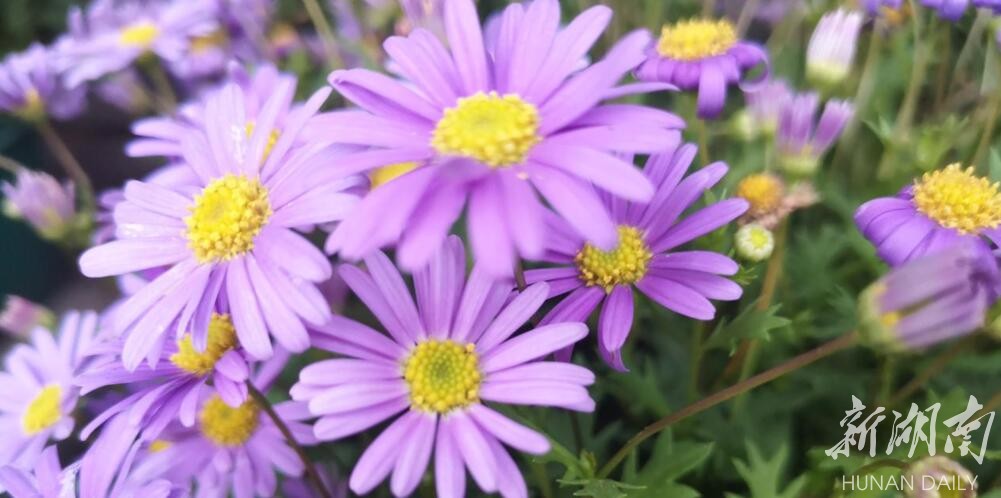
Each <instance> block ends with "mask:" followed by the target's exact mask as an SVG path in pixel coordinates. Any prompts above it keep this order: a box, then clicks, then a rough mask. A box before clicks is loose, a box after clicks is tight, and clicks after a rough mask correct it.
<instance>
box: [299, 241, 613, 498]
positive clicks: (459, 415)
mask: <svg viewBox="0 0 1001 498" xmlns="http://www.w3.org/2000/svg"><path fill="white" fill-rule="evenodd" d="M365 266H366V268H367V269H368V272H367V273H366V272H365V271H363V270H361V269H359V268H357V267H353V266H349V265H345V266H342V267H341V274H342V276H343V277H344V280H345V281H346V282H347V284H348V286H350V287H351V289H352V290H353V291H354V292H355V294H356V295H357V296H358V297H359V298H360V299H361V300H362V301H363V302H365V304H366V305H367V306H368V308H369V310H371V311H372V312H373V313H374V314H375V316H376V318H377V319H378V320H379V322H380V323H381V324H382V325H383V326H384V327H385V329H386V330H387V331H388V336H387V335H385V334H383V333H380V332H376V331H375V330H373V329H371V328H369V327H367V326H365V325H362V324H361V323H358V322H355V321H352V320H349V319H347V318H343V317H340V316H334V317H333V319H332V320H331V321H330V322H329V323H327V324H326V325H324V326H323V327H320V328H317V329H316V330H314V341H315V344H316V346H317V347H320V348H323V349H326V350H328V351H332V352H335V353H338V354H339V355H342V356H343V357H342V358H336V359H329V360H323V361H320V362H317V363H314V364H312V365H309V366H307V367H306V368H304V369H303V370H302V372H301V373H300V375H299V382H298V383H297V384H296V385H295V386H293V387H292V390H291V395H292V398H293V399H296V400H302V401H308V403H309V411H310V412H311V413H312V414H313V415H315V416H319V417H320V419H319V420H318V421H317V422H316V424H315V426H314V433H315V435H316V437H317V438H318V439H320V440H325V441H329V440H335V439H340V438H343V437H346V436H350V435H352V434H356V433H358V432H361V431H363V430H365V429H368V428H371V427H373V426H375V425H378V424H380V423H381V422H383V421H386V420H390V419H392V422H390V424H389V425H388V427H386V428H385V429H384V430H383V431H382V433H381V434H380V435H379V436H377V437H376V438H375V440H374V441H373V442H372V443H371V444H370V445H369V446H368V448H367V449H366V450H365V452H364V453H363V454H362V456H361V458H360V459H359V460H358V462H357V464H356V465H355V467H354V470H353V471H352V472H351V478H350V486H351V490H352V491H354V492H355V493H358V494H366V493H368V492H370V491H371V490H372V489H374V488H375V487H376V486H377V485H378V484H379V482H381V481H383V480H384V479H386V478H387V477H388V476H389V475H390V474H392V477H391V478H390V479H389V481H390V489H391V490H392V492H393V494H394V495H396V496H399V497H402V496H408V495H410V494H411V493H412V492H413V491H414V490H415V489H416V487H417V485H418V484H419V483H420V481H421V478H422V476H423V475H424V473H425V470H426V468H427V466H428V464H429V463H430V461H431V455H432V453H433V454H434V458H435V462H434V473H435V489H436V491H437V494H436V496H438V497H439V498H461V497H463V496H465V489H466V476H465V471H466V470H469V473H470V474H471V475H472V476H473V480H475V481H476V483H477V484H478V485H479V487H480V489H482V490H484V491H485V492H488V493H492V492H498V491H499V492H500V494H501V495H502V496H505V497H509V498H510V497H525V496H528V495H527V493H528V491H527V489H526V485H525V481H524V478H523V477H522V475H521V473H520V472H519V470H518V466H517V464H515V462H514V460H513V459H512V458H511V456H510V455H509V454H508V451H507V450H506V449H505V448H504V446H505V445H506V446H511V447H513V448H515V449H518V450H521V451H524V452H527V453H530V454H533V455H541V454H544V453H546V452H547V451H549V447H550V445H549V441H548V440H547V439H546V437H545V436H543V435H542V434H540V433H538V432H536V431H535V430H532V429H530V428H528V427H525V426H523V425H521V424H519V423H518V422H515V421H514V420H511V419H510V418H508V417H507V416H506V415H503V414H501V413H500V412H498V411H496V410H494V409H493V408H490V407H488V406H487V404H488V403H498V404H511V405H538V406H553V407H561V408H566V409H571V410H577V411H592V410H594V400H592V399H591V397H590V396H589V395H588V392H587V389H586V386H588V385H590V384H591V383H593V382H594V374H592V373H591V372H590V371H589V370H587V369H585V368H583V367H579V366H576V365H571V364H568V363H562V362H552V361H542V360H541V358H544V357H545V356H546V355H548V354H550V353H552V352H554V351H556V350H559V349H561V348H564V347H567V346H569V345H571V344H573V343H575V342H577V341H578V340H580V339H581V338H583V337H584V336H585V335H587V326H586V325H584V324H583V323H579V322H578V323H559V324H553V325H548V326H543V327H538V328H535V329H534V330H530V331H527V332H524V333H521V334H517V335H515V332H516V331H517V330H518V329H519V328H521V327H522V326H523V325H524V324H525V323H526V322H527V321H528V320H529V319H530V318H531V317H532V315H533V314H534V313H535V312H536V311H537V310H538V309H539V307H540V306H542V303H543V302H544V301H545V299H546V296H547V294H549V286H548V285H546V284H545V283H538V284H534V285H531V286H529V287H528V288H527V289H525V290H524V291H523V292H520V293H516V292H512V284H511V283H510V282H500V281H497V280H494V279H492V278H491V277H490V276H489V275H488V274H487V273H486V272H485V271H484V270H483V268H482V266H480V265H477V266H476V267H474V268H473V270H472V273H471V274H470V275H469V278H468V279H467V278H466V255H465V251H464V250H463V246H462V242H461V241H460V240H459V238H458V237H455V236H452V237H449V238H448V240H447V241H446V242H445V243H444V244H443V246H442V247H441V248H439V251H438V252H437V254H435V255H434V256H433V257H432V260H431V262H430V264H429V265H428V266H427V267H425V268H422V269H420V270H419V271H418V272H417V273H416V274H415V275H414V287H415V291H416V292H415V295H416V297H417V301H416V303H415V302H414V300H413V299H412V298H411V292H410V289H408V287H407V285H406V283H405V282H404V280H403V277H402V276H401V275H400V273H399V272H398V270H397V269H396V268H395V267H394V266H393V264H392V263H391V262H390V260H389V258H388V257H386V255H385V254H383V253H381V252H375V253H372V254H371V255H370V256H369V257H367V258H366V259H365Z"/></svg>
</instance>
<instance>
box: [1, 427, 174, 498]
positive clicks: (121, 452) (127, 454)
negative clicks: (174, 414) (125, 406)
mask: <svg viewBox="0 0 1001 498" xmlns="http://www.w3.org/2000/svg"><path fill="white" fill-rule="evenodd" d="M135 436H136V433H135V430H134V429H132V428H130V427H129V424H128V423H127V421H126V420H125V418H124V417H118V418H117V419H116V420H114V421H112V422H111V423H109V424H108V429H107V430H105V431H104V432H103V433H102V434H101V436H100V437H98V438H97V440H96V441H94V444H93V445H92V446H91V448H90V450H89V451H88V452H87V453H86V454H85V455H84V456H83V458H82V459H81V460H80V461H79V462H77V463H74V464H72V465H69V466H67V467H66V468H61V465H60V464H59V453H58V451H57V449H56V447H55V446H49V447H48V448H46V449H45V451H43V452H42V455H41V458H39V460H38V463H37V464H36V465H35V467H34V470H32V471H31V472H27V471H25V470H21V469H17V468H14V467H3V468H0V485H2V486H3V487H5V488H7V491H8V492H9V493H10V494H11V496H12V497H13V498H135V497H143V498H186V497H187V496H189V493H188V492H187V491H186V490H184V489H181V488H178V487H177V486H175V485H174V484H173V483H171V482H170V481H168V480H166V479H157V478H153V479H145V480H139V479H136V478H135V477H133V476H132V475H130V470H131V468H132V464H133V463H134V462H133V461H134V458H135V455H136V450H137V449H138V446H137V443H136V442H134V441H135ZM78 478H79V479H78ZM78 480H79V484H78Z"/></svg>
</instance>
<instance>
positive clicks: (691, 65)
mask: <svg viewBox="0 0 1001 498" xmlns="http://www.w3.org/2000/svg"><path fill="white" fill-rule="evenodd" d="M762 64H763V65H764V66H765V71H764V73H763V75H762V78H763V79H766V78H768V54H767V53H766V52H765V50H764V48H762V47H761V46H759V45H757V44H754V43H749V42H745V41H742V40H740V39H738V38H737V32H736V31H735V30H734V28H733V25H731V24H730V22H729V21H726V20H716V21H714V20H705V19H692V20H688V21H680V22H677V23H675V24H672V25H666V26H664V27H663V28H662V30H661V34H660V39H659V40H658V41H657V42H656V43H652V44H651V45H650V46H649V47H648V48H647V59H646V62H644V63H643V64H642V65H641V66H640V67H639V69H637V70H636V77H637V78H639V79H640V80H642V81H651V82H652V81H658V82H663V83H669V84H672V85H677V86H678V88H681V89H682V90H696V91H697V92H698V115H699V117H701V118H703V119H712V118H715V117H716V116H718V115H719V113H720V112H722V111H723V105H724V104H725V103H726V88H727V86H728V85H730V84H734V83H739V82H740V81H741V80H742V78H743V77H744V76H745V75H746V74H747V72H748V71H750V70H751V69H752V68H754V67H756V66H758V65H762Z"/></svg>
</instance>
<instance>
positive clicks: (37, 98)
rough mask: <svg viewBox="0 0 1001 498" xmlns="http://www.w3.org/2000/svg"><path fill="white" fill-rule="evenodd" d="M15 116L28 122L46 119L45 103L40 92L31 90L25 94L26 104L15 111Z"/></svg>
mask: <svg viewBox="0 0 1001 498" xmlns="http://www.w3.org/2000/svg"><path fill="white" fill-rule="evenodd" d="M14 114H16V115H18V116H20V117H21V118H23V119H25V120H27V121H37V120H39V119H41V118H43V117H45V102H44V101H42V96H41V95H40V94H39V93H38V90H36V89H34V88H29V89H28V90H27V91H26V92H24V104H22V105H21V107H19V108H17V110H16V111H14Z"/></svg>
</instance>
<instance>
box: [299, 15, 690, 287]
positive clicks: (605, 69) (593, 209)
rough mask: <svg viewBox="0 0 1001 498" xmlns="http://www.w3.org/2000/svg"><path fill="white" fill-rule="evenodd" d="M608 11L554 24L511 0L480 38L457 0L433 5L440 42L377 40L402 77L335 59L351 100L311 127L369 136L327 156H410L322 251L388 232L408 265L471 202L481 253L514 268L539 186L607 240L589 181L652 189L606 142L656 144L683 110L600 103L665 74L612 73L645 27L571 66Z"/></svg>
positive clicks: (641, 39)
mask: <svg viewBox="0 0 1001 498" xmlns="http://www.w3.org/2000/svg"><path fill="white" fill-rule="evenodd" d="M611 15H612V11H611V10H610V9H609V8H607V7H604V6H596V7H592V8H590V9H587V10H586V11H584V12H583V13H581V14H580V15H579V16H578V17H577V18H575V19H573V20H572V21H570V23H569V24H567V25H566V27H565V28H562V29H561V28H560V24H559V21H560V5H559V3H558V2H557V1H556V0H537V1H535V2H532V3H529V4H525V5H522V4H512V5H509V6H508V7H507V8H506V9H505V11H504V13H503V14H501V16H502V17H501V21H500V23H501V29H498V30H497V39H495V40H491V39H489V34H488V35H484V32H483V31H482V29H481V26H480V22H479V19H478V17H477V13H476V8H475V5H474V4H473V2H472V0H455V1H452V2H448V3H447V4H446V5H445V12H444V23H445V31H446V32H447V35H448V38H449V40H450V41H451V42H450V43H449V47H450V49H446V48H445V46H444V45H443V44H442V43H441V42H440V41H439V40H438V39H437V38H436V37H435V36H434V35H432V34H431V33H430V32H429V31H427V30H425V29H415V30H414V31H413V32H412V33H411V34H410V35H409V36H408V37H406V38H403V37H392V38H390V39H389V40H387V41H386V43H385V44H384V46H385V48H386V50H387V52H388V53H389V55H390V57H391V58H392V61H393V63H394V64H395V65H396V67H397V68H398V69H399V72H400V74H402V75H404V76H405V77H406V79H407V80H408V81H406V82H400V81H397V80H394V79H392V78H389V77H387V76H385V75H382V74H379V73H375V72H372V71H368V70H364V69H352V70H346V71H335V72H333V73H331V75H330V77H329V80H330V83H331V84H332V85H333V86H334V88H336V89H337V90H338V91H339V92H340V93H341V94H342V95H343V96H344V97H345V98H347V99H348V100H349V101H351V102H352V103H354V104H356V105H358V106H359V107H361V109H357V110H354V109H352V110H348V111H344V112H340V113H331V114H330V115H328V116H327V117H326V118H325V119H323V120H322V121H320V124H319V125H318V129H319V131H322V132H324V133H325V136H326V137H327V138H329V140H332V141H335V142H337V143H341V144H345V145H359V146H365V147H366V149H365V150H363V151H362V152H360V153H358V154H353V155H352V156H351V157H348V158H345V159H343V160H341V161H339V162H338V163H335V164H336V167H337V168H338V169H340V170H343V171H346V172H361V171H365V172H372V171H376V170H379V169H380V168H383V167H396V166H398V165H399V164H400V163H410V164H413V165H414V167H413V168H410V169H409V170H408V172H406V173H405V174H403V175H402V176H399V178H396V179H394V180H392V181H390V182H388V183H385V184H384V185H382V186H379V187H378V188H376V189H374V190H373V191H372V192H371V193H369V194H368V195H367V196H366V197H365V198H364V200H363V201H362V202H361V204H360V205H359V207H358V208H357V209H356V210H354V211H353V212H352V213H351V215H350V216H348V217H347V219H345V220H344V222H343V223H341V224H340V225H339V226H338V227H337V229H336V230H335V231H334V233H333V235H332V236H331V238H330V239H329V240H328V241H327V246H326V248H327V250H328V251H329V252H338V253H340V254H341V255H342V256H344V257H346V258H348V259H359V258H362V257H364V256H365V255H367V254H369V253H371V252H372V251H374V250H376V249H378V248H380V247H383V246H386V245H391V244H397V257H398V259H399V262H400V265H401V266H402V267H403V268H404V269H406V270H407V271H413V270H415V269H417V268H420V267H422V266H423V265H424V264H426V262H427V261H428V260H429V258H430V257H431V256H432V255H433V254H434V252H435V251H436V250H437V249H438V248H439V247H440V246H441V244H442V241H443V240H444V238H445V237H446V235H447V234H448V232H449V230H450V228H451V226H452V224H453V223H454V222H455V220H456V219H458V218H459V216H460V214H461V213H462V211H463V209H464V208H465V207H466V206H467V203H468V208H469V210H468V219H467V223H468V228H469V234H470V242H471V244H472V247H473V250H474V252H475V254H476V258H477V261H478V262H479V263H481V264H482V265H483V267H484V269H486V270H487V271H489V272H490V273H491V274H493V275H496V276H504V275H506V276H510V275H511V274H512V273H513V267H514V262H515V260H516V258H517V257H518V256H522V257H525V258H529V259H531V258H536V257H539V256H541V254H542V251H543V232H544V227H543V223H542V213H544V212H545V211H546V209H547V208H546V206H544V205H543V203H542V202H541V200H540V198H539V195H540V194H541V196H542V197H544V198H545V199H546V200H547V201H548V203H549V205H550V206H551V207H552V209H554V210H555V211H556V212H557V213H559V214H560V215H561V216H563V217H565V218H567V219H568V220H569V221H570V223H571V225H572V226H573V227H574V229H575V230H577V231H578V232H580V233H582V234H583V235H584V236H585V237H586V238H587V239H588V240H590V241H592V242H594V243H596V244H598V245H600V246H601V247H612V246H614V245H615V242H616V239H617V237H616V231H615V225H614V223H612V220H611V217H610V216H609V215H608V212H607V210H606V208H605V207H604V206H603V205H602V203H601V201H600V197H599V194H598V192H597V190H596V188H597V189H602V190H604V191H606V192H610V193H612V194H614V195H616V196H619V197H622V198H625V199H633V200H649V198H650V196H651V195H653V188H652V186H651V185H650V182H649V181H648V180H647V179H646V178H644V177H643V175H642V174H641V173H640V172H639V171H638V169H637V168H636V167H635V166H634V165H632V164H630V163H628V162H626V161H623V160H621V159H619V158H618V157H617V156H616V155H614V153H615V152H635V153H651V152H656V151H658V150H661V148H662V147H663V144H664V143H666V142H668V141H670V140H671V139H673V138H675V137H677V136H678V134H679V132H678V128H680V127H681V126H683V123H682V122H681V120H680V119H678V118H677V117H676V116H674V115H672V114H669V113H667V112H664V111H660V110H656V109H653V108H650V107H644V106H639V105H630V104H604V102H605V101H606V100H607V99H611V98H616V97H620V96H623V95H626V94H631V93H637V92H641V93H642V92H648V91H651V90H655V89H665V88H670V85H662V84H634V85H625V86H618V82H619V81H620V80H621V79H622V77H623V76H625V75H626V74H627V73H628V72H629V71H630V70H631V69H632V68H633V67H635V66H636V65H638V64H639V63H640V62H641V61H642V60H643V57H644V54H643V51H644V49H645V48H646V46H647V45H648V44H649V35H648V34H647V33H645V32H641V31H638V32H634V33H631V34H629V35H627V36H626V37H625V38H624V39H623V40H621V41H620V42H619V43H617V44H616V45H615V46H613V47H612V48H611V49H610V51H609V53H608V56H607V57H606V58H605V59H602V60H601V61H599V62H596V63H594V64H592V65H590V66H589V67H587V68H585V69H581V68H580V67H579V64H580V61H581V58H582V57H583V56H584V55H586V54H587V52H588V51H589V50H590V48H591V46H592V45H593V44H594V42H595V41H596V40H597V39H598V37H599V36H600V35H601V33H602V31H604V29H605V27H606V26H607V25H608V23H609V20H610V19H611ZM490 47H493V49H492V50H491V49H490ZM527 47H531V49H528V48H527Z"/></svg>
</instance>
